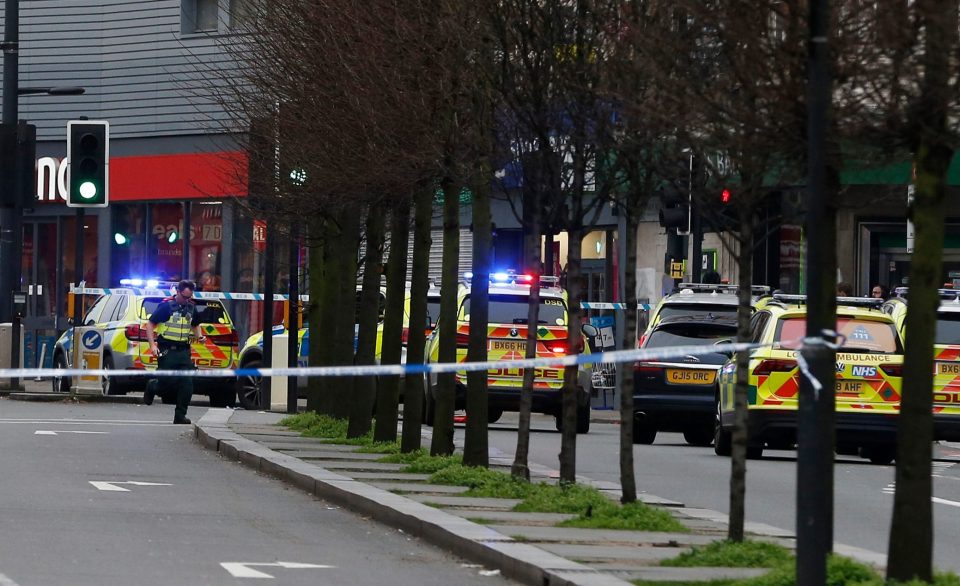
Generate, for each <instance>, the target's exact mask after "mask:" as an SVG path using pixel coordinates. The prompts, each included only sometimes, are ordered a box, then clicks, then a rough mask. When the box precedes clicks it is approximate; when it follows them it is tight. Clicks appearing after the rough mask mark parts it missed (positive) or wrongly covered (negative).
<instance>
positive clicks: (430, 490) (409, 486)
mask: <svg viewBox="0 0 960 586" xmlns="http://www.w3.org/2000/svg"><path fill="white" fill-rule="evenodd" d="M368 484H369V485H370V486H375V487H377V488H381V489H383V490H389V491H390V492H404V493H413V494H460V493H463V492H467V491H468V490H470V487H469V486H448V485H445V484H425V483H419V484H418V483H413V482H368Z"/></svg>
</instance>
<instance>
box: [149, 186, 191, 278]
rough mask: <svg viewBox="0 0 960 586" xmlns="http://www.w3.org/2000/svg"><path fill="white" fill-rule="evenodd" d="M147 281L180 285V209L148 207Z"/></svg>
mask: <svg viewBox="0 0 960 586" xmlns="http://www.w3.org/2000/svg"><path fill="white" fill-rule="evenodd" d="M150 223H151V227H150V234H149V238H148V240H149V242H150V245H149V247H148V254H149V257H150V259H151V262H150V265H151V266H150V267H149V269H148V271H147V272H148V273H149V274H148V275H146V276H148V277H156V278H158V279H161V280H164V281H179V280H180V279H182V278H184V275H183V240H182V239H183V234H182V233H183V206H182V205H181V204H179V203H156V204H152V205H151V206H150Z"/></svg>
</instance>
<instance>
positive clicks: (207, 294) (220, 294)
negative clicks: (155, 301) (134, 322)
mask: <svg viewBox="0 0 960 586" xmlns="http://www.w3.org/2000/svg"><path fill="white" fill-rule="evenodd" d="M70 292H71V293H73V294H74V295H147V296H151V297H169V296H170V295H172V294H173V288H172V287H171V288H170V289H141V288H139V287H107V288H104V287H73V288H72V289H70ZM193 297H194V299H225V300H227V301H263V300H265V299H266V298H267V297H266V295H264V294H263V293H232V292H224V291H194V293H193ZM287 299H290V296H289V295H283V294H280V293H274V295H273V300H274V301H286V300H287ZM300 300H301V301H310V296H309V295H301V296H300Z"/></svg>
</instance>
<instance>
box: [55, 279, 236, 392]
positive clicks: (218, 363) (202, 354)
mask: <svg viewBox="0 0 960 586" xmlns="http://www.w3.org/2000/svg"><path fill="white" fill-rule="evenodd" d="M174 285H176V283H169V282H161V281H159V280H143V279H123V280H121V281H120V288H117V289H105V290H104V291H106V292H105V293H104V294H103V295H100V296H99V297H98V298H97V299H96V301H94V303H93V305H91V306H90V308H89V309H87V311H86V312H85V313H84V315H83V317H82V318H81V321H80V323H78V324H76V325H77V326H80V327H82V328H83V331H84V332H85V334H84V339H85V340H86V339H96V340H97V341H98V342H99V344H102V346H103V354H102V358H100V360H102V362H101V365H102V367H103V368H104V369H106V370H117V371H121V372H122V371H124V370H144V369H146V370H152V369H156V368H157V357H156V356H154V355H153V354H151V353H150V351H149V345H148V344H147V320H148V319H149V318H150V315H151V314H152V313H153V311H154V310H155V309H156V308H157V305H159V304H160V302H161V301H163V300H164V299H165V298H169V297H170V295H171V294H170V291H171V290H172V287H173V286H174ZM194 303H195V304H196V307H197V313H198V314H199V316H200V331H201V332H202V333H203V334H204V336H206V340H205V341H204V342H196V341H195V342H193V343H192V344H191V348H190V353H191V358H192V359H193V363H194V365H195V366H196V367H197V368H198V369H201V370H230V369H232V368H233V367H234V365H235V364H236V359H237V350H238V347H239V337H238V335H237V330H236V329H235V328H234V325H233V321H232V320H231V319H230V314H229V313H228V312H227V309H226V307H224V306H223V304H222V303H221V302H220V301H218V300H214V299H194ZM91 332H93V333H94V334H95V335H94V334H91ZM73 336H74V328H72V327H71V328H70V329H68V330H67V331H66V332H64V333H63V335H62V336H60V338H59V339H58V340H57V343H56V345H55V346H54V350H53V368H57V369H62V368H71V367H72V366H73V363H74V346H73ZM85 366H86V367H91V365H89V364H87V365H85ZM52 380H53V391H54V392H60V393H69V392H70V384H71V383H70V378H69V377H62V376H55V377H53V379H52ZM147 380H149V379H148V378H147V377H142V376H137V377H124V376H122V375H118V376H110V377H103V378H102V379H101V393H102V394H103V395H124V394H126V393H128V392H130V391H142V390H143V389H144V386H145V385H146V383H147ZM233 381H234V379H233V378H232V377H224V378H217V377H212V378H206V377H202V378H198V379H196V380H195V382H194V389H195V392H196V393H197V394H206V395H209V396H210V404H211V406H213V407H232V406H233V405H234V403H235V398H236V394H235V390H234V383H233ZM160 398H161V400H163V401H164V402H173V400H174V399H175V397H173V396H169V397H168V396H164V395H163V394H161V395H160Z"/></svg>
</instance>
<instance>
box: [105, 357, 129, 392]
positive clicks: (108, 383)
mask: <svg viewBox="0 0 960 586" xmlns="http://www.w3.org/2000/svg"><path fill="white" fill-rule="evenodd" d="M103 369H104V370H113V356H110V355H109V354H105V355H104V357H103ZM100 394H102V395H103V396H104V397H108V396H111V395H125V394H127V393H126V391H124V390H123V387H122V386H121V385H120V383H119V382H117V379H116V377H112V376H104V377H101V378H100Z"/></svg>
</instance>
